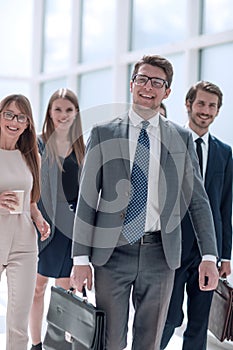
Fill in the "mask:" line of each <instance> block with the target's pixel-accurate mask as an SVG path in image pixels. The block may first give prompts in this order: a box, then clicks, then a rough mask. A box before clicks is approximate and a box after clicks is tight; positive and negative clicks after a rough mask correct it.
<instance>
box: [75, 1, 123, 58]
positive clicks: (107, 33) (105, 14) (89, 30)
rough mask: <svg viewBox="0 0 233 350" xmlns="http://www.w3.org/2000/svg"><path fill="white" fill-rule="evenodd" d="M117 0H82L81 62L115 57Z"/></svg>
mask: <svg viewBox="0 0 233 350" xmlns="http://www.w3.org/2000/svg"><path fill="white" fill-rule="evenodd" d="M116 1H117V0H99V1H96V0H82V4H83V5H82V9H83V13H82V38H81V53H80V61H81V62H98V61H100V60H108V59H112V58H113V53H114V45H113V42H114V39H115V37H114V34H115V13H116V9H115V5H116Z"/></svg>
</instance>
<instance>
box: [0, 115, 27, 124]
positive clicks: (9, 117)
mask: <svg viewBox="0 0 233 350" xmlns="http://www.w3.org/2000/svg"><path fill="white" fill-rule="evenodd" d="M3 118H4V119H5V120H14V119H15V118H16V120H17V122H18V123H21V124H25V123H27V121H28V117H27V116H26V115H23V114H14V113H12V112H3Z"/></svg>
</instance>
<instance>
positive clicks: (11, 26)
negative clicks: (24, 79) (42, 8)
mask: <svg viewBox="0 0 233 350" xmlns="http://www.w3.org/2000/svg"><path fill="white" fill-rule="evenodd" d="M32 14H33V1H32V0H24V1H23V4H22V2H21V1H16V0H8V1H0V33H1V54H0V75H1V76H13V75H17V76H18V77H19V76H30V75H31V55H32V53H31V43H32V37H31V35H32V30H31V28H32Z"/></svg>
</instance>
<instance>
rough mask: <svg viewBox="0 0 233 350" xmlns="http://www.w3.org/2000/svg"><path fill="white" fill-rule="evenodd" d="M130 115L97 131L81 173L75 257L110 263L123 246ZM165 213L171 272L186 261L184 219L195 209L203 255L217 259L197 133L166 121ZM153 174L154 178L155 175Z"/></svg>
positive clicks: (162, 218) (163, 138) (162, 168)
mask: <svg viewBox="0 0 233 350" xmlns="http://www.w3.org/2000/svg"><path fill="white" fill-rule="evenodd" d="M128 123H129V119H128V115H125V116H122V117H118V118H116V119H115V120H113V121H112V122H108V123H103V124H101V125H98V126H96V127H94V128H93V130H92V132H91V135H90V139H89V143H88V146H87V153H86V157H85V162H84V166H83V170H82V175H81V182H80V190H79V199H78V205H77V211H76V216H75V222H74V234H73V253H72V255H73V256H80V255H88V256H89V257H90V260H91V261H92V262H93V263H94V264H96V265H103V264H105V263H106V262H107V261H108V259H109V258H110V256H111V254H112V252H113V250H114V248H115V247H116V246H117V244H118V240H119V237H120V235H121V231H122V224H123V221H124V216H125V213H126V209H127V205H128V202H129V193H130V159H129V139H128ZM159 127H160V131H161V157H160V173H159V193H155V194H154V195H155V196H158V199H159V212H160V221H161V234H162V244H163V250H164V254H165V257H166V260H167V263H168V265H169V266H170V268H171V269H175V268H177V267H179V265H180V261H181V220H182V218H183V216H184V213H185V211H186V209H187V208H185V210H183V209H182V207H181V197H182V196H183V198H184V200H185V204H186V206H187V207H189V208H190V213H191V216H192V221H193V224H194V227H195V231H196V233H197V237H198V240H199V242H200V249H201V251H202V254H212V255H215V256H217V249H216V241H215V234H214V226H213V219H212V214H211V210H210V205H209V201H208V197H207V195H206V192H205V190H204V186H203V181H202V178H201V176H200V172H199V165H198V162H197V157H196V152H195V149H194V143H193V139H192V135H191V133H190V132H189V131H187V130H185V129H184V128H182V127H180V126H178V125H177V124H175V123H172V122H171V121H169V120H167V119H165V118H162V117H160V120H159ZM152 176H153V175H152Z"/></svg>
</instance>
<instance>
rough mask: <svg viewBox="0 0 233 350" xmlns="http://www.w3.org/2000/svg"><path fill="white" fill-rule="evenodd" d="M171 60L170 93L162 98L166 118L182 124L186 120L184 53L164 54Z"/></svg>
mask: <svg viewBox="0 0 233 350" xmlns="http://www.w3.org/2000/svg"><path fill="white" fill-rule="evenodd" d="M166 58H167V59H168V60H169V61H170V62H171V64H172V66H173V70H174V74H173V81H172V84H171V93H170V95H169V96H168V98H167V99H166V100H163V103H164V104H165V106H166V108H167V118H168V119H171V120H172V121H174V122H175V123H178V124H180V125H184V124H185V123H186V120H187V114H186V110H185V108H184V103H185V101H184V96H185V94H186V90H185V79H184V66H185V64H184V54H174V55H169V56H166Z"/></svg>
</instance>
